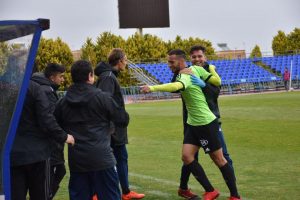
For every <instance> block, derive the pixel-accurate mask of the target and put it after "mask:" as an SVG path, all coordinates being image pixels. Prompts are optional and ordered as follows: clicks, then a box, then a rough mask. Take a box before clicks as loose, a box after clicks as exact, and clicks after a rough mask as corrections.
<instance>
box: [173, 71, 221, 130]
mask: <svg viewBox="0 0 300 200" xmlns="http://www.w3.org/2000/svg"><path fill="white" fill-rule="evenodd" d="M190 69H191V70H192V71H193V73H194V75H195V76H197V77H200V78H201V79H202V80H204V81H207V80H208V79H209V78H210V77H211V74H210V73H209V72H207V71H206V70H205V69H203V67H199V66H191V67H190ZM176 81H178V82H181V83H182V84H183V89H182V90H181V91H180V92H181V94H182V97H183V99H184V102H185V104H186V108H187V111H188V119H187V123H188V124H189V125H192V126H202V125H206V124H209V123H211V122H212V121H213V120H214V119H216V116H215V115H214V114H213V113H212V112H211V111H210V109H209V107H208V105H207V102H206V99H205V96H204V94H203V92H202V89H201V88H200V87H199V86H196V85H193V84H192V82H191V76H190V75H187V74H178V76H177V77H176Z"/></svg>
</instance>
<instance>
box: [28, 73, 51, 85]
mask: <svg viewBox="0 0 300 200" xmlns="http://www.w3.org/2000/svg"><path fill="white" fill-rule="evenodd" d="M31 80H32V81H34V82H36V83H38V84H40V85H48V86H51V81H50V80H49V79H47V78H46V77H45V75H44V73H41V72H36V73H34V74H33V75H32V77H31Z"/></svg>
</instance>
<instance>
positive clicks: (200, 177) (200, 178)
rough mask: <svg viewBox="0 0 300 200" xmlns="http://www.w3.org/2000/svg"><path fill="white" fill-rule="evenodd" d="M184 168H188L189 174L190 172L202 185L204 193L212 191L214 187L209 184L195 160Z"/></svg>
mask: <svg viewBox="0 0 300 200" xmlns="http://www.w3.org/2000/svg"><path fill="white" fill-rule="evenodd" d="M186 166H187V167H188V169H189V170H190V172H192V174H193V175H194V176H195V178H196V179H197V181H198V182H199V183H200V184H201V185H202V187H203V188H204V189H205V191H206V192H212V191H214V187H213V186H212V185H211V184H210V182H209V180H208V178H207V176H206V174H205V172H204V170H203V168H202V167H201V165H200V164H199V163H198V162H197V161H196V160H194V161H193V162H191V163H190V164H188V165H186Z"/></svg>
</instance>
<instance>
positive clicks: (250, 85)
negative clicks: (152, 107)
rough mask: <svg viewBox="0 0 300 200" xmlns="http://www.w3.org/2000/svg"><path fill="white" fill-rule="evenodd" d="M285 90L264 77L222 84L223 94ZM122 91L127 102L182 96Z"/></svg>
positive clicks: (132, 89) (299, 83)
mask: <svg viewBox="0 0 300 200" xmlns="http://www.w3.org/2000/svg"><path fill="white" fill-rule="evenodd" d="M290 89H300V79H296V80H293V81H292V83H291V88H290ZM280 90H285V87H284V82H283V81H282V80H274V81H264V80H263V79H259V78H257V79H248V80H247V82H244V83H241V82H240V81H237V80H230V81H226V82H223V84H222V86H221V95H232V94H243V93H259V92H268V91H280ZM121 92H122V94H123V97H124V101H125V103H136V102H141V101H147V100H163V99H175V98H180V94H179V93H169V92H153V93H150V94H143V93H141V92H140V87H139V86H131V87H123V88H121ZM65 93H66V92H65V91H59V92H58V95H59V97H62V96H64V95H65Z"/></svg>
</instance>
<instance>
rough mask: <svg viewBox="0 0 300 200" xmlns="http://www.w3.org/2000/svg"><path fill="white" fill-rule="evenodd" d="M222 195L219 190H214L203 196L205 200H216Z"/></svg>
mask: <svg viewBox="0 0 300 200" xmlns="http://www.w3.org/2000/svg"><path fill="white" fill-rule="evenodd" d="M219 195H220V193H219V191H218V190H214V191H212V192H205V193H204V194H203V200H214V199H216V198H218V196H219Z"/></svg>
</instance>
